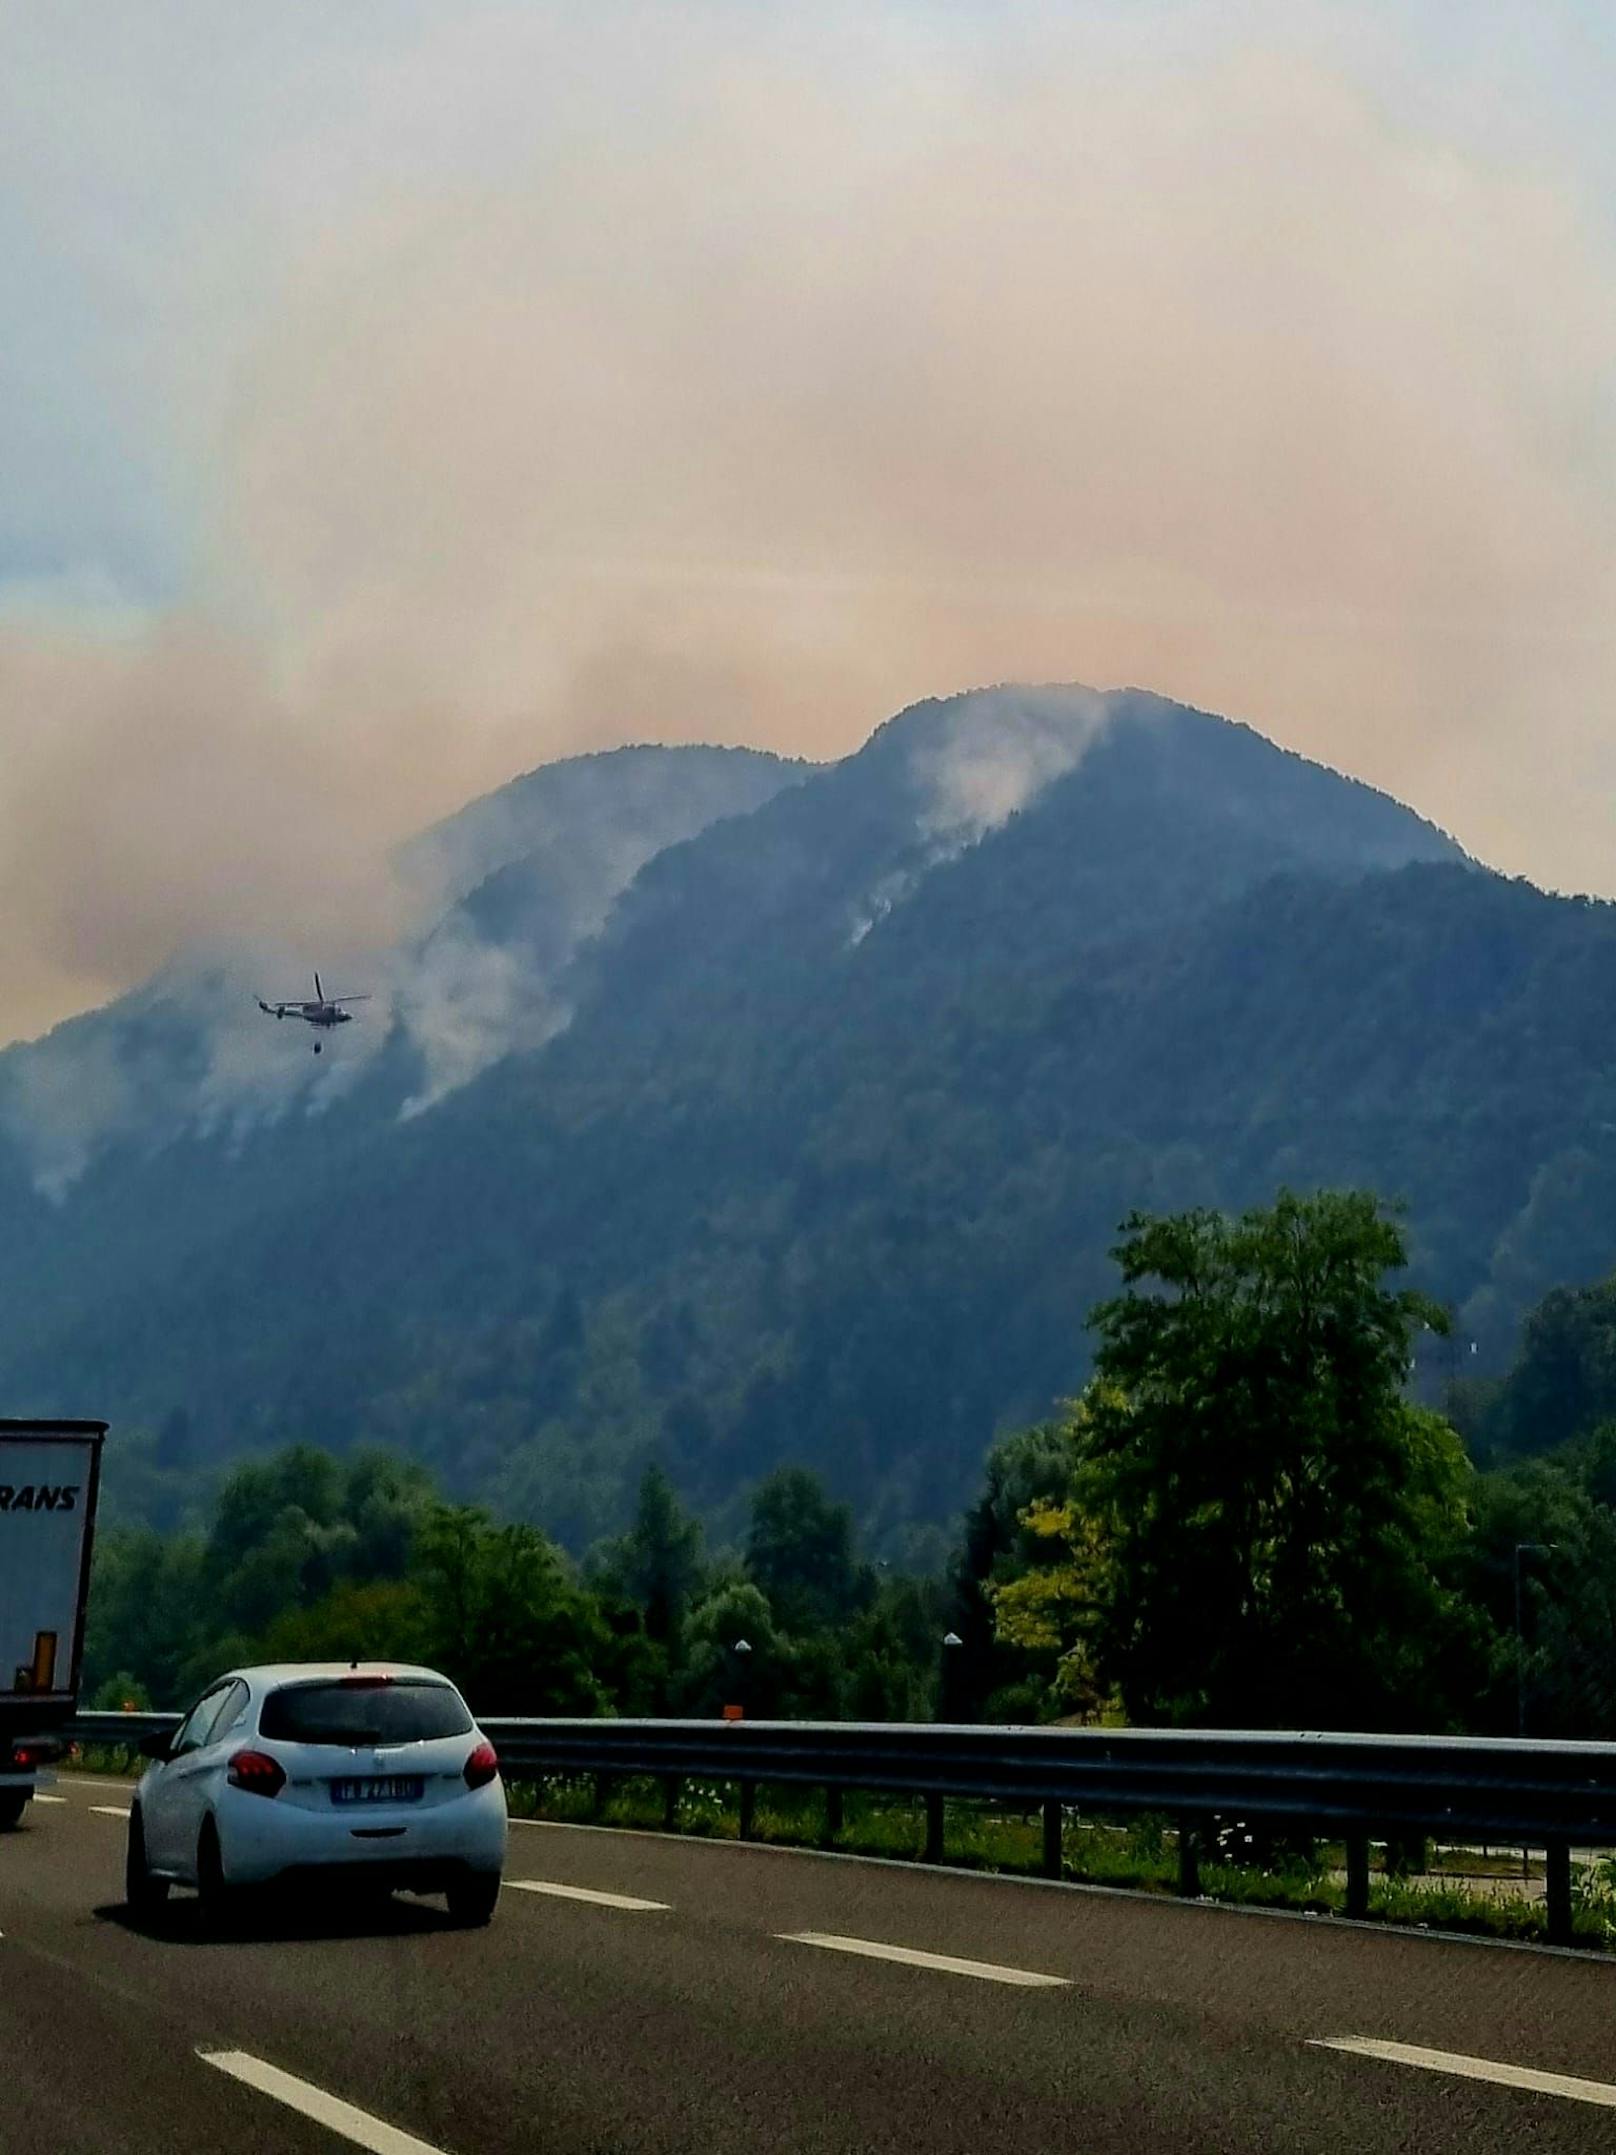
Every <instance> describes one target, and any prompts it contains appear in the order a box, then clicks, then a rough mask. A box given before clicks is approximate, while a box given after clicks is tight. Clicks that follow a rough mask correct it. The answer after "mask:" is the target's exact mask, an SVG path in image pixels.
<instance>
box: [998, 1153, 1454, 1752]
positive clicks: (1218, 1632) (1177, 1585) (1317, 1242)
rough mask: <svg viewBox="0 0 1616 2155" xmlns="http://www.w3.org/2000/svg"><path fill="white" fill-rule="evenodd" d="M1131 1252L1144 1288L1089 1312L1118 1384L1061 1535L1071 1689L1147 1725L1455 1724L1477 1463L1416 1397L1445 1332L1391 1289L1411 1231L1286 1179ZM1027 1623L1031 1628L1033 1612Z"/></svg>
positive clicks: (1095, 1420) (1109, 1373)
mask: <svg viewBox="0 0 1616 2155" xmlns="http://www.w3.org/2000/svg"><path fill="white" fill-rule="evenodd" d="M1115 1256H1116V1259H1117V1262H1118V1264H1119V1266H1120V1268H1121V1271H1122V1276H1123V1282H1124V1292H1123V1293H1122V1294H1121V1295H1119V1296H1118V1297H1116V1298H1115V1299H1113V1300H1111V1301H1108V1302H1106V1303H1104V1304H1102V1305H1101V1306H1100V1307H1099V1308H1098V1309H1097V1310H1096V1311H1095V1312H1094V1315H1093V1317H1092V1319H1091V1323H1092V1325H1093V1328H1094V1330H1095V1331H1096V1333H1097V1334H1098V1337H1099V1341H1100V1346H1099V1352H1098V1354H1097V1357H1096V1374H1095V1379H1094V1382H1093V1383H1092V1384H1091V1386H1090V1388H1089V1390H1088V1392H1087V1393H1086V1394H1085V1396H1084V1399H1083V1401H1082V1402H1081V1405H1080V1408H1079V1410H1078V1411H1077V1412H1076V1413H1075V1414H1074V1415H1073V1416H1072V1418H1071V1420H1070V1422H1069V1424H1068V1437H1069V1444H1070V1472H1069V1477H1068V1481H1067V1486H1066V1488H1065V1489H1064V1490H1059V1491H1054V1492H1051V1496H1052V1499H1053V1500H1054V1501H1053V1504H1052V1506H1051V1508H1050V1510H1048V1511H1046V1513H1045V1515H1044V1518H1043V1520H1042V1522H1041V1523H1042V1525H1043V1527H1044V1529H1045V1530H1046V1532H1049V1533H1052V1534H1054V1535H1055V1536H1057V1537H1060V1536H1064V1537H1065V1538H1066V1543H1067V1548H1068V1564H1067V1567H1066V1574H1067V1575H1066V1577H1065V1579H1064V1582H1063V1584H1064V1587H1065V1589H1066V1591H1065V1594H1064V1599H1063V1601H1062V1602H1061V1604H1060V1606H1061V1610H1062V1612H1063V1613H1062V1614H1061V1615H1060V1616H1059V1618H1058V1620H1057V1625H1058V1628H1059V1630H1060V1631H1061V1634H1062V1638H1063V1642H1064V1643H1065V1652H1066V1669H1067V1681H1068V1684H1069V1685H1070V1686H1072V1687H1073V1688H1082V1689H1083V1690H1086V1692H1087V1693H1088V1694H1089V1695H1090V1696H1091V1697H1092V1698H1095V1699H1103V1698H1105V1697H1107V1696H1110V1695H1113V1694H1114V1695H1115V1696H1116V1697H1118V1698H1119V1699H1120V1701H1121V1703H1122V1706H1123V1707H1124V1709H1125V1710H1126V1712H1127V1714H1128V1716H1129V1718H1130V1719H1132V1720H1135V1721H1139V1722H1169V1723H1172V1722H1184V1723H1200V1724H1211V1725H1214V1726H1238V1725H1241V1724H1246V1725H1253V1726H1259V1727H1273V1726H1283V1725H1287V1724H1290V1725H1295V1724H1302V1725H1307V1724H1311V1725H1315V1726H1317V1725H1319V1724H1320V1723H1327V1724H1328V1725H1332V1726H1336V1727H1347V1726H1353V1725H1357V1726H1366V1725H1368V1726H1373V1725H1391V1726H1397V1725H1410V1724H1419V1725H1425V1726H1429V1725H1430V1724H1431V1721H1432V1720H1433V1718H1435V1719H1441V1718H1442V1717H1443V1716H1444V1715H1445V1714H1447V1713H1451V1712H1452V1710H1453V1708H1452V1706H1451V1705H1448V1704H1445V1703H1444V1702H1443V1701H1442V1700H1441V1699H1438V1698H1434V1697H1433V1696H1432V1693H1431V1686H1430V1669H1431V1666H1432V1663H1433V1661H1434V1660H1437V1659H1440V1658H1441V1656H1442V1655H1443V1654H1444V1653H1445V1652H1446V1650H1447V1643H1448V1641H1449V1640H1450V1639H1451V1638H1452V1637H1453V1636H1454V1635H1455V1634H1456V1633H1458V1632H1460V1631H1462V1629H1463V1611H1462V1608H1461V1606H1460V1603H1459V1600H1458V1597H1457V1595H1456V1594H1455V1593H1454V1592H1453V1591H1452V1589H1451V1588H1450V1587H1449V1586H1448V1585H1447V1584H1445V1583H1444V1574H1445V1572H1447V1571H1448V1570H1450V1569H1451V1566H1452V1564H1453V1561H1454V1555H1455V1551H1456V1549H1457V1547H1458V1545H1459V1543H1460V1542H1461V1540H1462V1537H1463V1534H1464V1531H1465V1526H1466V1511H1465V1506H1466V1499H1467V1495H1468V1490H1469V1482H1470V1474H1469V1468H1468V1463H1467V1461H1466V1460H1465V1457H1464V1453H1463V1449H1462V1447H1461V1445H1460V1444H1459V1441H1458V1439H1457V1437H1456V1436H1455V1435H1454V1433H1453V1431H1452V1430H1451V1429H1450V1428H1449V1427H1448V1426H1447V1424H1446V1423H1445V1422H1443V1421H1442V1420H1440V1418H1439V1417H1437V1416H1436V1415H1434V1414H1431V1413H1429V1412H1426V1411H1423V1410H1420V1409H1418V1408H1415V1407H1412V1406H1410V1405H1409V1404H1408V1403H1407V1401H1406V1400H1405V1399H1404V1397H1403V1385H1404V1381H1405V1378H1406V1374H1407V1371H1408V1368H1409V1364H1410V1361H1411V1358H1412V1350H1413V1344H1414V1340H1415V1337H1416V1335H1417V1333H1418V1332H1419V1330H1420V1329H1421V1327H1422V1326H1425V1325H1429V1326H1431V1327H1432V1328H1433V1329H1436V1330H1440V1329H1442V1328H1443V1326H1444V1324H1445V1319H1444V1317H1443V1315H1442V1312H1441V1310H1440V1309H1439V1308H1437V1306H1436V1305H1435V1304H1433V1303H1431V1302H1428V1301H1427V1300H1426V1299H1425V1298H1424V1297H1422V1296H1420V1295H1418V1294H1416V1293H1414V1292H1412V1291H1411V1290H1409V1289H1407V1288H1403V1287H1397V1286H1393V1285H1391V1284H1389V1280H1388V1275H1392V1274H1395V1273H1396V1272H1398V1271H1400V1270H1401V1269H1402V1268H1403V1267H1404V1265H1405V1264H1406V1262H1407V1252H1406V1249H1405V1246H1404V1241H1403V1236H1402V1233H1401V1231H1400V1229H1399V1227H1398V1225H1397V1223H1396V1221H1395V1220H1394V1219H1392V1218H1390V1217H1388V1215H1387V1214H1386V1212H1385V1211H1384V1210H1383V1208H1382V1207H1381V1206H1380V1204H1379V1203H1378V1202H1377V1200H1376V1199H1375V1198H1373V1197H1372V1196H1369V1195H1367V1194H1364V1193H1361V1192H1354V1191H1347V1192H1325V1193H1322V1194H1320V1195H1317V1196H1312V1197H1298V1196H1295V1195H1293V1194H1292V1193H1290V1192H1288V1191H1287V1192H1282V1193H1281V1195H1280V1197H1279V1198H1278V1200H1277V1201H1276V1203H1275V1204H1274V1205H1273V1206H1272V1207H1269V1208H1266V1209H1263V1210H1257V1211H1252V1212H1248V1213H1246V1214H1244V1215H1243V1216H1241V1217H1240V1218H1239V1219H1229V1218H1226V1217H1224V1216H1222V1215H1219V1214H1216V1213H1212V1212H1206V1211H1196V1212H1190V1213H1183V1214H1179V1215H1175V1216H1171V1217H1163V1218H1153V1217H1150V1216H1148V1215H1144V1214H1135V1215H1133V1216H1132V1217H1131V1218H1130V1219H1129V1220H1128V1221H1127V1222H1126V1223H1125V1225H1124V1228H1123V1240H1122V1242H1121V1244H1120V1246H1119V1247H1118V1249H1117V1250H1116V1252H1115ZM1057 1515H1058V1516H1057ZM1053 1606H1054V1605H1053V1604H1051V1603H1049V1602H1047V1601H1046V1604H1045V1606H1044V1609H1043V1611H1042V1612H1041V1613H1042V1616H1043V1618H1045V1619H1048V1618H1049V1617H1050V1616H1051V1613H1052V1609H1053ZM1026 1613H1027V1612H1026V1611H1025V1610H1023V1611H1022V1612H1021V1616H1022V1617H1023V1618H1024V1617H1025V1615H1026ZM1007 1620H1008V1624H1009V1628H1010V1631H1011V1635H1012V1636H1015V1634H1016V1629H1017V1624H1018V1615H1017V1612H1016V1609H1015V1604H1014V1600H1013V1599H1012V1602H1011V1604H1010V1607H1009V1611H1008V1617H1007ZM1022 1635H1023V1637H1025V1636H1026V1632H1025V1629H1024V1628H1023V1633H1022Z"/></svg>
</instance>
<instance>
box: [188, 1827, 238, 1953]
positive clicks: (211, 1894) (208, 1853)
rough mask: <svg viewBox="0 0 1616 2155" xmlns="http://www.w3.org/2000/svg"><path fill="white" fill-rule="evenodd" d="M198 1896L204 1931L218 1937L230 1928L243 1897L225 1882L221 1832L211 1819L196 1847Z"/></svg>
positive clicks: (203, 1829)
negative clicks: (220, 1840) (220, 1851)
mask: <svg viewBox="0 0 1616 2155" xmlns="http://www.w3.org/2000/svg"><path fill="white" fill-rule="evenodd" d="M196 1897H197V1900H198V1902H199V1903H200V1904H201V1909H202V1928H203V1929H204V1930H205V1931H207V1932H208V1933H209V1935H210V1936H213V1937H218V1936H220V1935H222V1934H223V1933H225V1932H227V1931H228V1930H229V1929H230V1926H231V1924H232V1922H233V1920H234V1918H235V1915H236V1910H237V1908H238V1907H239V1905H240V1896H239V1894H238V1893H237V1891H236V1889H235V1888H234V1887H233V1886H230V1885H228V1884H227V1883H226V1882H225V1875H224V1859H223V1857H222V1856H221V1855H220V1853H219V1829H218V1828H217V1827H216V1826H215V1825H214V1823H213V1820H212V1819H211V1818H210V1819H209V1820H208V1822H207V1824H206V1825H205V1826H204V1827H203V1828H202V1838H201V1839H200V1840H199V1841H198V1842H197V1844H196Z"/></svg>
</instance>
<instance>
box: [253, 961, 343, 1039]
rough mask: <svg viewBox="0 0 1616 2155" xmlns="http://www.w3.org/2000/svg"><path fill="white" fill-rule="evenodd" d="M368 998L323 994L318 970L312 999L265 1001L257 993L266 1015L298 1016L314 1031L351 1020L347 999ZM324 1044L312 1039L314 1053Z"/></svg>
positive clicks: (323, 1030)
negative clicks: (306, 1000) (301, 1000)
mask: <svg viewBox="0 0 1616 2155" xmlns="http://www.w3.org/2000/svg"><path fill="white" fill-rule="evenodd" d="M369 1001H370V997H369V996H368V995H327V994H326V992H325V989H324V988H323V987H322V986H321V985H320V976H319V974H318V973H316V974H315V976H314V1000H313V1001H312V1002H309V1003H266V1002H265V1001H264V998H263V997H262V996H261V995H260V996H259V997H258V998H257V1002H258V1007H259V1009H260V1010H261V1011H262V1012H263V1013H264V1015H265V1017H266V1018H301V1019H302V1020H303V1022H304V1024H305V1025H312V1026H314V1027H315V1029H316V1031H318V1032H330V1030H331V1029H332V1027H333V1026H336V1025H351V1024H352V1023H353V1012H352V1011H351V1010H350V1009H349V1008H348V1005H349V1004H350V1003H368V1002H369ZM324 1046H325V1042H324V1041H323V1040H318V1039H317V1040H316V1041H315V1043H314V1052H315V1054H316V1055H318V1054H319V1052H320V1050H321V1049H322V1048H323V1047H324Z"/></svg>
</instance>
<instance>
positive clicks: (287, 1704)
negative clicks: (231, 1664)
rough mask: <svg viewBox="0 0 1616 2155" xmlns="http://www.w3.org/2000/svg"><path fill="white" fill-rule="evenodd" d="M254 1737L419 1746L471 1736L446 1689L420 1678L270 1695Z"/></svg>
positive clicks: (466, 1718)
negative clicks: (435, 1739)
mask: <svg viewBox="0 0 1616 2155" xmlns="http://www.w3.org/2000/svg"><path fill="white" fill-rule="evenodd" d="M258 1733H259V1734H260V1735H261V1736H280V1737H282V1738H284V1739H285V1741H287V1742H288V1743H335V1744H367V1743H370V1744H376V1743H421V1742H423V1741H425V1740H427V1739H429V1738H431V1737H434V1736H468V1735H470V1733H471V1715H470V1714H469V1713H468V1712H467V1711H466V1708H465V1704H464V1702H463V1700H462V1699H461V1697H460V1695H459V1693H458V1692H456V1691H451V1690H450V1688H449V1686H448V1685H447V1684H434V1683H427V1682H424V1681H422V1680H421V1679H420V1678H418V1677H400V1678H398V1679H396V1680H395V1679H393V1678H389V1679H388V1680H387V1682H385V1683H375V1682H365V1681H363V1680H361V1681H359V1682H353V1681H347V1682H345V1681H344V1680H343V1679H342V1678H341V1677H337V1678H334V1679H333V1680H332V1681H331V1682H329V1683H317V1684H288V1685H287V1686H286V1688H285V1689H284V1690H281V1691H272V1692H271V1693H270V1695H269V1697H268V1698H267V1699H265V1701H264V1708H263V1712H262V1713H261V1714H260V1715H259V1717H258Z"/></svg>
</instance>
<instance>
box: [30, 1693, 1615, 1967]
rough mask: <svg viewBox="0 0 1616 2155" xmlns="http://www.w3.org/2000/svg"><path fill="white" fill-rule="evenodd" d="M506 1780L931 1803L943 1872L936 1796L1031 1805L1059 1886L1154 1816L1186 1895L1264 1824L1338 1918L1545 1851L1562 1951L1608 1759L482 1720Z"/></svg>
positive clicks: (1418, 1745) (98, 1721)
mask: <svg viewBox="0 0 1616 2155" xmlns="http://www.w3.org/2000/svg"><path fill="white" fill-rule="evenodd" d="M478 1719H479V1722H480V1725H481V1727H482V1728H483V1730H484V1732H485V1733H486V1734H487V1735H488V1737H489V1738H490V1740H491V1741H492V1743H493V1744H494V1746H495V1748H496V1750H497V1751H498V1752H499V1755H500V1763H501V1765H502V1767H503V1768H504V1771H505V1773H506V1776H507V1778H509V1779H513V1780H521V1779H523V1778H524V1777H526V1776H537V1775H549V1774H557V1775H586V1774H593V1775H596V1776H604V1777H606V1778H607V1779H613V1778H620V1777H627V1776H650V1777H653V1778H655V1779H657V1780H659V1781H661V1783H662V1784H663V1787H664V1791H665V1795H666V1806H667V1818H668V1823H669V1824H670V1825H672V1824H674V1823H676V1822H677V1815H678V1802H679V1791H680V1787H681V1784H682V1783H684V1782H685V1781H733V1782H736V1783H738V1784H739V1788H740V1810H741V1833H742V1836H743V1838H744V1837H747V1836H749V1835H750V1832H751V1823H752V1815H753V1805H754V1797H755V1791H756V1789H757V1787H758V1785H759V1784H760V1783H783V1784H792V1785H796V1786H817V1787H822V1788H824V1789H825V1790H826V1791H827V1792H828V1805H827V1809H828V1812H829V1819H828V1827H827V1830H828V1831H829V1832H830V1833H832V1834H834V1833H835V1832H836V1831H837V1830H839V1826H840V1813H841V1799H842V1797H843V1795H844V1794H845V1793H847V1792H848V1791H850V1790H868V1791H882V1792H887V1793H896V1794H907V1795H913V1796H916V1797H920V1798H923V1799H924V1800H925V1804H926V1855H927V1858H928V1859H929V1860H933V1861H938V1862H940V1861H942V1860H943V1858H944V1855H945V1849H944V1815H943V1804H944V1800H945V1799H946V1798H947V1797H951V1796H952V1797H973V1796H974V1797H986V1798H989V1799H993V1800H997V1801H999V1802H1011V1803H1023V1804H1027V1805H1029V1806H1031V1805H1038V1806H1041V1808H1042V1810H1043V1819H1044V1869H1045V1871H1046V1873H1047V1874H1049V1875H1051V1876H1055V1877H1058V1876H1059V1875H1060V1844H1061V1828H1062V1825H1063V1822H1064V1815H1065V1811H1066V1808H1067V1807H1068V1806H1082V1807H1084V1808H1087V1809H1089V1810H1093V1811H1103V1812H1113V1813H1122V1814H1127V1813H1141V1812H1152V1813H1165V1814H1167V1815H1168V1816H1169V1817H1171V1818H1172V1819H1173V1820H1174V1822H1175V1824H1176V1826H1177V1829H1178V1847H1179V1884H1180V1889H1181V1891H1184V1892H1186V1893H1191V1894H1194V1893H1198V1892H1199V1890H1200V1886H1199V1861H1198V1850H1199V1846H1200V1844H1201V1843H1202V1842H1203V1841H1204V1838H1205V1836H1206V1834H1207V1832H1208V1830H1209V1829H1210V1828H1211V1827H1212V1825H1213V1824H1214V1823H1215V1822H1220V1821H1221V1822H1230V1821H1244V1822H1247V1823H1249V1822H1251V1821H1254V1820H1261V1821H1263V1822H1265V1823H1267V1824H1270V1825H1272V1826H1277V1827H1289V1828H1292V1829H1294V1830H1296V1831H1298V1832H1303V1833H1316V1834H1320V1835H1328V1836H1330V1837H1332V1838H1334V1837H1339V1838H1341V1839H1342V1840H1343V1841H1344V1842H1345V1844H1346V1851H1347V1913H1348V1914H1349V1915H1353V1916H1363V1915H1366V1914H1367V1913H1368V1904H1369V1844H1370V1842H1371V1840H1383V1839H1387V1838H1405V1837H1412V1836H1414V1835H1435V1836H1440V1837H1443V1838H1447V1839H1450V1840H1463V1839H1467V1838H1469V1839H1475V1840H1481V1841H1488V1840H1491V1841H1502V1842H1506V1843H1509V1844H1512V1845H1514V1846H1517V1847H1519V1846H1527V1847H1535V1848H1541V1849H1543V1850H1544V1852H1545V1855H1546V1859H1547V1862H1546V1871H1547V1904H1548V1909H1547V1912H1548V1929H1549V1935H1550V1937H1551V1939H1553V1940H1556V1941H1559V1942H1569V1940H1570V1937H1571V1850H1572V1847H1573V1846H1574V1845H1580V1846H1584V1847H1589V1846H1591V1847H1612V1846H1616V1744H1596V1743H1540V1742H1531V1741H1521V1740H1517V1739H1514V1738H1487V1737H1446V1736H1360V1735H1337V1734H1331V1733H1318V1734H1307V1733H1295V1734H1277V1733H1276V1734H1268V1733H1242V1732H1235V1731H1229V1732H1226V1731H1222V1730H1202V1729H1051V1728H1018V1727H996V1726H991V1727H953V1726H946V1725H931V1724H927V1723H913V1722H894V1723H873V1724H871V1723H853V1722H841V1721H832V1722H825V1721H744V1720H742V1721H638V1720H610V1719H599V1720H536V1719H515V1718H509V1717H501V1716H498V1715H495V1716H487V1715H480V1716H479V1717H478ZM178 1721H179V1716H178V1715H177V1714H116V1713H111V1714H108V1713H100V1714H97V1713H84V1714H80V1715H78V1716H77V1717H76V1718H75V1719H74V1720H73V1721H72V1722H71V1723H69V1724H67V1726H66V1728H65V1729H64V1730H63V1731H62V1732H61V1733H64V1734H66V1735H68V1736H69V1737H71V1738H72V1739H73V1740H74V1741H76V1742H78V1743H81V1744H83V1743H88V1744H109V1745H113V1746H116V1747H121V1748H131V1749H132V1748H133V1747H134V1746H135V1745H136V1744H138V1742H139V1741H140V1739H141V1738H142V1737H143V1736H146V1735H150V1734H154V1733H156V1732H157V1731H158V1730H161V1729H168V1728H172V1727H174V1726H176V1725H177V1723H178Z"/></svg>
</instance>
